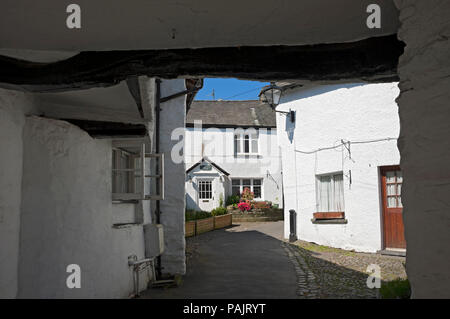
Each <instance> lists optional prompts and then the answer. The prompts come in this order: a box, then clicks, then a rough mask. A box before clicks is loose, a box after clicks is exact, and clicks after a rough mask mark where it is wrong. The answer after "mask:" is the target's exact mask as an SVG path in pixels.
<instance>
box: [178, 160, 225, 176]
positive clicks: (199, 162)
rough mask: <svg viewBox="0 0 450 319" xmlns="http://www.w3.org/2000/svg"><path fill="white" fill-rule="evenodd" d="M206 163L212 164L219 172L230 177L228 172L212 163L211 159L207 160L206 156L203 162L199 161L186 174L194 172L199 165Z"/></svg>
mask: <svg viewBox="0 0 450 319" xmlns="http://www.w3.org/2000/svg"><path fill="white" fill-rule="evenodd" d="M204 162H208V163H209V164H211V165H212V166H214V167H215V168H216V169H217V170H218V171H220V172H222V173H224V174H225V175H226V176H230V173H228V172H227V171H226V170H224V169H223V168H222V167H220V166H219V165H217V164H216V163H214V162H213V161H211V160H210V159H209V158H207V157H206V156H204V157H203V158H202V159H201V160H199V161H198V162H197V163H195V164H194V165H192V166H191V167H190V168H188V169H187V170H186V173H189V172H190V171H192V170H193V169H194V168H196V167H197V166H198V165H200V164H202V163H204Z"/></svg>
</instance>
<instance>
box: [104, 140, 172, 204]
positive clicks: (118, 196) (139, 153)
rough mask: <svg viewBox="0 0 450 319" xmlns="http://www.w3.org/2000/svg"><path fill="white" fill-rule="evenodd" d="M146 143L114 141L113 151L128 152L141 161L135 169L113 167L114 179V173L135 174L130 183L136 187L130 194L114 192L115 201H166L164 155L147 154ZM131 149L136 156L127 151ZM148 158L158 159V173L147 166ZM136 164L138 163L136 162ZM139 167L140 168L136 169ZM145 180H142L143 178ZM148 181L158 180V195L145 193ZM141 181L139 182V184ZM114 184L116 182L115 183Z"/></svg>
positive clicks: (142, 141) (113, 198) (141, 141)
mask: <svg viewBox="0 0 450 319" xmlns="http://www.w3.org/2000/svg"><path fill="white" fill-rule="evenodd" d="M145 146H146V144H145V141H144V140H142V139H139V140H129V139H124V140H114V141H112V147H113V149H117V150H120V151H124V152H128V153H130V155H131V156H132V158H134V160H136V159H140V162H139V165H136V164H134V165H133V166H134V167H130V168H121V167H119V168H117V167H116V168H114V167H112V174H111V176H112V178H114V177H113V175H114V174H113V172H114V171H116V172H121V171H122V172H130V171H132V172H134V175H133V176H132V180H131V181H128V183H132V185H134V187H133V190H134V191H133V192H129V193H114V192H112V194H111V197H112V200H113V201H129V200H163V199H164V154H162V153H160V154H155V153H146V152H145ZM129 149H133V151H134V154H131V152H129V151H127V150H129ZM146 158H156V159H157V164H156V165H157V172H151V171H150V170H151V168H150V167H147V166H146V165H145V159H146ZM135 163H136V162H135ZM136 166H139V167H136ZM142 176H143V177H144V178H141V177H142ZM148 179H155V180H156V182H155V183H156V185H157V189H156V194H152V193H150V192H151V190H150V192H149V193H146V192H145V183H146V181H148ZM137 181H139V182H137ZM113 182H114V181H113Z"/></svg>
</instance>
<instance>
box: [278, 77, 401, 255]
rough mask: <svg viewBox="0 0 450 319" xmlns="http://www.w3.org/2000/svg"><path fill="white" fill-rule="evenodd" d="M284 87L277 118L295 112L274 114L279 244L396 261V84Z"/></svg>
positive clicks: (398, 233) (398, 238) (398, 243)
mask: <svg viewBox="0 0 450 319" xmlns="http://www.w3.org/2000/svg"><path fill="white" fill-rule="evenodd" d="M280 87H282V85H280ZM285 87H290V88H288V89H285V90H284V91H283V94H282V97H281V100H280V104H279V105H278V107H277V110H279V111H294V112H295V121H291V119H290V117H289V116H285V114H282V113H277V114H278V115H277V128H278V140H279V143H280V146H281V154H282V165H283V172H284V174H283V186H284V195H285V237H286V238H288V237H291V238H292V237H297V238H298V239H302V240H306V241H310V242H315V243H317V244H322V245H327V246H332V247H337V248H343V249H354V250H356V251H364V252H377V251H383V252H386V253H394V254H395V253H398V254H404V251H405V248H406V243H405V238H404V234H403V233H404V230H403V220H402V202H401V186H402V172H401V170H400V166H399V162H400V155H399V151H398V149H397V137H398V136H399V117H398V108H397V104H396V102H395V99H396V97H397V96H398V94H399V89H398V87H397V83H379V84H364V83H353V84H338V85H314V86H313V85H305V86H301V85H300V86H299V85H297V86H294V87H292V85H290V86H286V85H285ZM290 211H292V212H295V215H296V221H295V226H296V227H295V228H296V229H295V228H294V227H293V228H292V229H291V227H290V215H291V214H290Z"/></svg>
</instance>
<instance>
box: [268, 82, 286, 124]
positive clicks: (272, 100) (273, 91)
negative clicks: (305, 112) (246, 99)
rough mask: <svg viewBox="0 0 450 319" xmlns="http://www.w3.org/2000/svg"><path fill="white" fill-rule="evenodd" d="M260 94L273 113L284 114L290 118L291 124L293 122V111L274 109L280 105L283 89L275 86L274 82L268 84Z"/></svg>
mask: <svg viewBox="0 0 450 319" xmlns="http://www.w3.org/2000/svg"><path fill="white" fill-rule="evenodd" d="M260 94H263V95H264V98H265V101H266V103H267V104H269V105H270V107H271V108H272V110H273V111H274V112H278V113H282V114H285V115H286V116H289V117H290V119H291V122H292V123H294V122H295V111H293V110H291V109H289V112H286V111H277V110H276V107H277V106H278V104H279V103H280V99H281V95H282V94H283V89H282V88H280V87H279V86H277V85H276V84H275V82H270V85H269V86H268V87H266V88H265V89H263V90H262V91H261V93H260Z"/></svg>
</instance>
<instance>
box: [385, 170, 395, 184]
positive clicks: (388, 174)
mask: <svg viewBox="0 0 450 319" xmlns="http://www.w3.org/2000/svg"><path fill="white" fill-rule="evenodd" d="M386 182H387V183H395V172H394V171H389V172H386Z"/></svg>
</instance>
